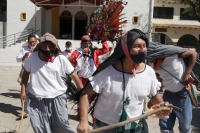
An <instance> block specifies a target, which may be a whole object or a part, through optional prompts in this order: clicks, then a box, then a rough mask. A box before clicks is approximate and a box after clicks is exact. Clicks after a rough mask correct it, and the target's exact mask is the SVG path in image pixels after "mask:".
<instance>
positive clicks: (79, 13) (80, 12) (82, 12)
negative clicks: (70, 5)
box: [75, 11, 87, 19]
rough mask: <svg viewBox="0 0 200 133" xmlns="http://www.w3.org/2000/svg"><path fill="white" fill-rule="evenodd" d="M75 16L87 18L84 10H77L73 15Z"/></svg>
mask: <svg viewBox="0 0 200 133" xmlns="http://www.w3.org/2000/svg"><path fill="white" fill-rule="evenodd" d="M75 17H76V18H79V19H81V18H82V19H83V18H87V15H86V13H85V12H84V11H78V12H77V13H76V16H75Z"/></svg>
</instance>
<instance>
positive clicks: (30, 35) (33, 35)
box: [28, 34, 37, 40]
mask: <svg viewBox="0 0 200 133" xmlns="http://www.w3.org/2000/svg"><path fill="white" fill-rule="evenodd" d="M33 37H34V38H35V39H37V38H36V36H35V34H29V35H28V40H29V39H30V38H33Z"/></svg>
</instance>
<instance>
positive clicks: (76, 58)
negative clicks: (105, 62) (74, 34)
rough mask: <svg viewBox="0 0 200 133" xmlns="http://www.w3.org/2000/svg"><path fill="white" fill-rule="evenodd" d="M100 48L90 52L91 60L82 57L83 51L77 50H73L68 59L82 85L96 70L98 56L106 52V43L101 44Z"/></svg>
mask: <svg viewBox="0 0 200 133" xmlns="http://www.w3.org/2000/svg"><path fill="white" fill-rule="evenodd" d="M101 43H102V48H100V49H96V50H94V52H92V55H91V56H92V58H90V57H84V56H83V49H82V48H79V49H77V50H75V51H74V52H73V53H72V54H71V57H70V61H71V63H72V65H73V66H74V68H75V71H76V72H77V74H78V75H79V78H80V79H81V81H82V83H83V85H85V84H86V83H87V81H88V78H89V77H90V76H92V74H93V73H94V72H95V70H96V68H97V67H98V66H99V60H98V56H100V55H103V54H105V53H107V52H108V43H107V42H106V41H103V42H101Z"/></svg>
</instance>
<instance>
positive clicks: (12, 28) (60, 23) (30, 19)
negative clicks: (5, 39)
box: [0, 0, 200, 52]
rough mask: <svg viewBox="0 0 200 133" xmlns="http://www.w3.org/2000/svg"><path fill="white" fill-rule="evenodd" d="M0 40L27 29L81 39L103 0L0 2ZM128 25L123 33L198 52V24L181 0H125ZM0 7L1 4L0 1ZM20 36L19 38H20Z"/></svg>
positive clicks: (16, 0)
mask: <svg viewBox="0 0 200 133" xmlns="http://www.w3.org/2000/svg"><path fill="white" fill-rule="evenodd" d="M1 1H5V2H4V3H6V5H5V4H3V5H4V7H3V8H0V9H2V10H1V12H0V30H1V32H0V33H1V34H0V38H1V36H6V35H11V34H14V33H17V32H21V31H23V30H27V29H34V30H35V31H38V32H37V34H38V35H39V36H40V35H43V34H44V33H46V32H49V33H52V34H53V35H55V36H56V37H57V38H59V39H72V40H80V37H81V36H82V35H83V34H85V27H86V26H87V25H88V24H89V23H90V18H91V15H92V13H93V12H94V11H95V10H96V9H97V7H99V5H101V4H103V3H102V2H103V1H102V0H1ZM126 2H128V4H127V5H126V6H125V8H124V10H123V12H122V13H125V16H126V20H127V24H126V25H123V30H125V31H127V30H130V29H132V28H139V29H141V30H142V31H144V32H145V33H147V34H148V37H149V39H150V40H152V41H157V42H161V43H163V44H173V45H179V46H182V47H190V48H194V49H197V51H198V52H199V48H198V46H199V30H200V26H199V24H200V23H199V22H198V21H197V20H195V18H194V17H191V16H189V15H187V14H183V10H184V8H186V7H187V5H183V4H181V3H180V0H142V1H141V0H134V1H133V0H126ZM0 7H1V2H0ZM19 36H20V35H19Z"/></svg>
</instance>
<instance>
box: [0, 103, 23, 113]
mask: <svg viewBox="0 0 200 133" xmlns="http://www.w3.org/2000/svg"><path fill="white" fill-rule="evenodd" d="M17 110H21V107H17V106H13V105H11V104H5V103H0V111H1V112H4V113H10V114H13V115H15V116H18V114H19V112H17Z"/></svg>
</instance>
